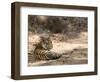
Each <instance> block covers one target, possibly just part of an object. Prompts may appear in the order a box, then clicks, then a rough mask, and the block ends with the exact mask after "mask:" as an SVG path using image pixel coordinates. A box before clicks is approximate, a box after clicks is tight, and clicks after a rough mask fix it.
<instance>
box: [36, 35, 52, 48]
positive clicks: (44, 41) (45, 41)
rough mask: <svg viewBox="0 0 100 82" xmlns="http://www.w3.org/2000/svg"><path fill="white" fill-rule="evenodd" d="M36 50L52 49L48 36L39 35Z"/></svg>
mask: <svg viewBox="0 0 100 82" xmlns="http://www.w3.org/2000/svg"><path fill="white" fill-rule="evenodd" d="M37 48H38V49H44V50H50V49H52V48H53V44H52V41H51V38H50V36H49V35H41V36H40V42H39V44H38V45H37Z"/></svg>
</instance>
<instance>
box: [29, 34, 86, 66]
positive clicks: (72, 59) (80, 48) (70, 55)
mask: <svg viewBox="0 0 100 82" xmlns="http://www.w3.org/2000/svg"><path fill="white" fill-rule="evenodd" d="M59 37H60V38H61V37H62V36H61V35H60V34H55V35H54V37H52V42H53V49H52V50H51V51H54V52H56V53H59V54H62V57H61V58H59V59H57V60H49V61H38V62H35V61H34V57H33V55H30V54H28V57H29V61H28V65H29V66H45V65H63V64H66V65H72V64H86V63H88V60H87V59H88V56H87V51H88V50H87V46H88V45H87V37H88V36H87V33H86V32H81V33H80V35H79V36H78V37H77V38H75V39H70V40H69V39H68V40H66V41H60V40H57V39H59ZM38 41H39V37H38V35H31V34H30V35H29V43H28V44H29V45H28V52H29V53H32V52H33V51H34V48H35V47H34V46H32V45H35V44H36V42H38Z"/></svg>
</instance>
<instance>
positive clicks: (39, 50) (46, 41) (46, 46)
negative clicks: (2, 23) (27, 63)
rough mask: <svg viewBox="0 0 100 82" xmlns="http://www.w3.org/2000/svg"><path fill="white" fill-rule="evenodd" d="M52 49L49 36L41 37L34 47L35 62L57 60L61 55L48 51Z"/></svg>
mask: <svg viewBox="0 0 100 82" xmlns="http://www.w3.org/2000/svg"><path fill="white" fill-rule="evenodd" d="M52 48H53V44H52V41H51V39H50V37H49V36H41V37H40V42H39V43H38V44H37V45H36V48H35V50H34V55H35V59H36V60H53V59H58V58H60V57H61V55H59V54H56V53H55V52H52V51H50V50H51V49H52Z"/></svg>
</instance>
